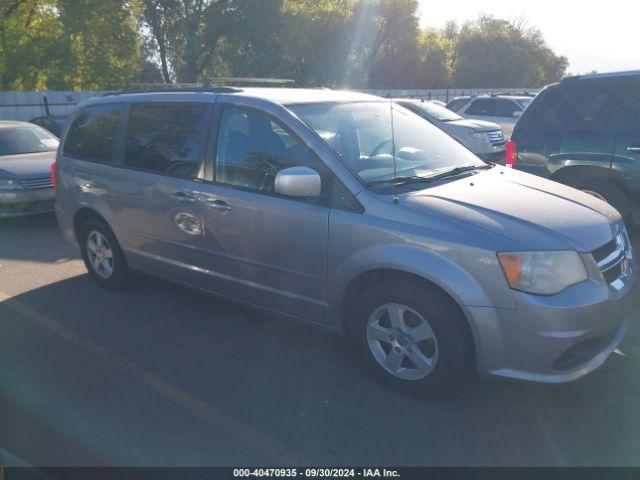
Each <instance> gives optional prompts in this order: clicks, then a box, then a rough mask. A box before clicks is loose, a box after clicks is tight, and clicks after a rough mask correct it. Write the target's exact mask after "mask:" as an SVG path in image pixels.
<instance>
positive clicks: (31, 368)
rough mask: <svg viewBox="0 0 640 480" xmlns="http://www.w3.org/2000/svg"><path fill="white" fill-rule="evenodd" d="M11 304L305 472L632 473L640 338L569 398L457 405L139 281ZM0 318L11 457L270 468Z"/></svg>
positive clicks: (67, 350) (70, 348)
mask: <svg viewBox="0 0 640 480" xmlns="http://www.w3.org/2000/svg"><path fill="white" fill-rule="evenodd" d="M12 301H15V302H18V303H19V304H20V305H26V306H28V307H29V308H30V309H33V310H35V311H37V312H39V313H40V314H43V315H45V316H46V318H47V319H50V320H52V321H53V322H55V323H56V324H59V325H62V326H63V327H64V328H65V329H68V330H70V331H73V332H77V333H78V334H79V335H81V336H83V337H86V338H89V339H91V341H92V342H95V343H96V344H99V345H100V346H102V347H104V348H105V349H108V351H110V352H113V353H114V354H115V355H116V356H118V358H123V359H126V360H127V361H129V362H132V363H133V364H134V365H135V366H136V368H139V369H140V371H141V372H150V373H151V374H153V375H154V376H157V377H158V378H161V379H163V380H164V381H166V382H168V383H169V384H170V385H172V386H175V388H176V389H179V390H180V391H182V392H188V394H189V395H192V396H194V397H197V399H199V400H200V401H203V402H206V404H208V405H211V406H215V409H216V410H217V411H219V412H223V414H224V418H227V417H228V418H232V419H233V421H234V422H237V423H238V424H239V425H242V426H245V427H246V428H247V431H251V432H258V433H259V434H260V435H264V436H266V437H268V438H269V439H271V440H272V441H273V442H274V444H278V445H280V446H282V447H284V449H285V451H286V450H287V449H290V450H291V452H294V451H295V452H298V453H300V454H301V455H302V456H303V458H305V459H307V460H308V461H310V462H312V463H314V464H319V465H336V464H386V465H633V464H638V463H640V436H639V435H638V434H637V432H638V431H640V413H638V408H637V399H638V398H640V375H638V374H639V373H640V363H639V360H640V349H639V347H640V335H639V332H638V328H637V324H634V325H633V327H632V328H631V331H630V332H629V334H628V335H627V338H626V339H625V341H624V343H623V345H622V346H621V351H622V352H623V353H624V355H614V356H612V357H611V358H610V359H609V360H608V362H607V363H606V364H605V365H604V366H603V367H602V368H601V369H599V370H598V371H596V372H594V373H593V374H592V375H590V376H588V377H586V378H584V379H582V380H579V381H577V382H575V383H571V384H567V385H529V384H520V383H512V382H506V381H496V380H486V379H483V380H478V381H476V382H475V383H474V384H473V385H471V386H469V387H468V388H467V389H466V390H464V391H463V392H462V393H461V394H459V395H458V396H457V397H454V398H447V399H444V400H439V401H433V400H432V401H426V400H420V399H416V398H406V397H403V396H401V395H398V394H396V393H395V392H393V391H390V390H388V389H385V388H383V387H382V386H380V385H378V384H377V383H376V382H375V381H373V380H372V379H371V378H370V377H369V376H368V375H367V374H366V372H364V371H363V369H362V368H361V365H360V364H359V362H358V361H357V359H356V358H355V357H354V355H353V354H352V352H351V350H350V348H349V344H348V343H347V342H346V341H344V340H343V339H340V338H337V337H334V336H332V335H329V334H325V333H323V332H319V331H317V330H314V329H310V328H306V327H304V326H302V325H299V324H296V323H293V322H290V321H286V320H282V319H279V318H275V317H273V316H269V315H267V314H264V313H263V312H259V311H254V310H251V309H248V308H245V307H243V306H240V305H238V304H236V303H232V302H229V301H224V300H220V299H216V298H211V297H208V296H205V295H202V294H200V293H197V292H193V291H190V290H187V289H184V288H182V287H178V286H175V285H172V284H169V283H164V282H161V281H158V280H155V279H151V278H148V277H144V276H137V275H136V276H135V277H134V279H133V281H132V282H131V285H130V287H129V288H128V289H126V290H122V291H109V290H103V289H101V288H100V287H98V286H96V285H95V284H94V283H93V282H92V281H91V280H90V279H89V278H88V277H87V276H86V275H82V276H78V277H74V278H71V279H68V280H64V281H60V282H57V283H54V284H51V285H47V286H45V287H42V288H38V289H36V290H33V291H30V292H27V293H24V294H22V295H19V296H16V297H14V298H13V299H12ZM0 316H1V317H2V318H3V322H2V323H3V325H4V327H3V328H4V334H3V336H2V338H1V339H0V365H2V367H1V368H2V370H1V372H2V378H0V380H1V381H2V384H3V392H4V393H3V394H2V397H1V398H3V399H4V400H2V401H0V407H1V408H3V409H7V408H9V409H11V408H13V409H15V408H19V409H20V411H21V412H22V413H21V414H16V413H15V412H11V411H5V413H4V414H3V416H6V417H5V418H12V419H13V420H12V421H11V422H9V423H10V425H9V426H6V425H5V427H4V428H3V427H0V438H3V439H4V441H5V443H6V444H7V445H11V444H12V443H13V444H15V445H16V447H15V448H16V449H17V451H16V452H15V453H16V454H18V455H19V456H21V457H23V458H27V459H30V460H31V461H32V462H33V461H46V460H48V459H52V458H53V459H58V462H59V461H60V460H59V459H60V458H63V460H62V461H63V462H64V461H70V462H71V464H74V461H73V460H75V464H78V463H80V464H82V463H83V462H78V458H85V459H93V458H97V459H98V460H95V461H97V462H103V463H104V462H108V463H109V464H116V465H117V464H122V462H133V464H135V465H175V464H178V465H228V464H237V463H238V462H239V463H243V462H244V463H245V464H246V463H250V464H256V463H260V462H261V461H265V462H268V463H269V464H272V463H273V459H270V458H269V456H268V455H266V456H264V457H261V456H260V455H261V454H259V453H256V452H255V451H253V450H252V449H251V448H248V447H247V445H245V444H244V443H243V441H242V440H238V438H234V435H232V434H231V435H230V434H228V433H224V432H223V433H224V434H222V433H221V432H220V431H217V429H216V425H215V421H214V422H213V424H211V422H209V423H207V422H202V420H201V419H198V418H196V417H194V416H193V415H192V412H190V411H188V409H187V410H185V409H184V408H183V407H184V405H182V404H181V402H180V401H177V402H174V401H173V400H172V399H171V398H169V399H167V398H163V397H162V396H159V395H158V394H157V392H156V391H153V389H149V388H148V385H140V384H139V383H138V382H137V381H136V379H135V378H132V377H130V376H127V375H123V374H122V372H120V371H117V369H116V370H114V369H113V368H112V367H111V366H110V365H108V364H105V362H104V361H102V360H101V359H100V358H96V356H95V355H93V354H92V353H91V352H87V351H83V350H81V349H79V348H77V347H76V346H75V345H73V344H72V343H73V342H71V343H69V342H68V341H67V340H66V339H64V338H60V336H59V335H57V334H56V333H54V332H52V331H50V330H49V329H47V328H44V327H43V326H42V325H39V324H37V323H34V322H32V321H31V320H29V319H25V318H23V317H22V316H21V315H20V314H19V313H18V312H16V311H15V309H12V308H11V307H7V305H2V304H0ZM16 385H18V386H16ZM14 390H15V391H14ZM30 392H32V393H30ZM51 399H53V400H51ZM25 411H26V412H27V413H25ZM74 412H75V414H74ZM57 417H59V418H61V419H66V420H65V421H64V422H62V423H60V422H57V421H56V420H55V419H56V418H57ZM89 426H91V429H89ZM87 429H89V430H87ZM94 430H97V431H102V432H105V431H106V432H108V435H107V437H106V438H104V435H102V436H101V435H94V434H93V433H92V432H93V431H94ZM65 441H68V442H77V443H78V445H80V446H79V447H77V448H78V450H77V453H76V454H75V455H76V456H77V457H78V458H76V457H74V456H73V455H74V454H73V452H71V453H69V449H66V450H65V452H66V453H65V454H61V453H59V451H58V448H61V447H60V445H65V443H64V442H65ZM96 452H98V453H96ZM65 455H67V456H65ZM81 455H84V457H82V456H81ZM92 455H93V456H92ZM292 458H294V457H293V453H292ZM34 459H35V460H34ZM86 461H87V462H90V461H93V460H86ZM125 464H126V463H125Z"/></svg>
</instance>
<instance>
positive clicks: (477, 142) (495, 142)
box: [395, 98, 506, 163]
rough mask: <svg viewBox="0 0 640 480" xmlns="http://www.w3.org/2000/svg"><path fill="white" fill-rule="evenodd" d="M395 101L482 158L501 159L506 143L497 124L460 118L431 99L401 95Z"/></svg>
mask: <svg viewBox="0 0 640 480" xmlns="http://www.w3.org/2000/svg"><path fill="white" fill-rule="evenodd" d="M395 102H396V103H398V104H399V105H402V106H403V107H405V108H407V109H409V110H411V111H412V112H414V113H416V114H418V115H420V116H421V117H422V118H424V119H425V120H428V121H429V122H431V123H433V124H434V125H435V126H436V127H438V128H439V129H440V130H443V131H444V132H446V133H448V134H449V135H451V136H452V137H453V138H455V139H456V140H457V141H459V142H460V143H461V144H463V145H464V146H465V147H467V148H468V149H469V150H471V151H472V152H473V153H475V154H476V155H477V156H479V157H480V158H482V159H483V160H487V161H490V162H496V161H497V162H500V163H503V162H504V151H505V144H506V142H505V139H504V135H503V134H502V129H501V128H500V125H498V124H497V123H492V122H485V121H483V120H469V119H464V118H462V117H461V116H460V115H458V114H457V113H454V112H452V111H451V110H449V109H447V108H445V107H441V106H440V105H436V104H434V103H432V102H426V101H422V100H414V99H403V98H401V99H397V100H395Z"/></svg>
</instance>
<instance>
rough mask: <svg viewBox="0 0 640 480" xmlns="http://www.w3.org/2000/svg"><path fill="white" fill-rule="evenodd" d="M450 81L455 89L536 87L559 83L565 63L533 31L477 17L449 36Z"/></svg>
mask: <svg viewBox="0 0 640 480" xmlns="http://www.w3.org/2000/svg"><path fill="white" fill-rule="evenodd" d="M453 37H454V42H455V47H454V56H455V57H454V58H455V61H454V64H453V70H454V74H453V81H454V84H455V85H456V86H458V87H510V86H519V85H522V86H526V85H532V86H538V85H544V84H547V83H551V82H554V81H557V80H559V79H560V78H562V76H563V75H564V73H565V71H566V68H567V65H568V62H567V59H566V58H565V57H559V56H556V55H555V54H554V53H553V51H552V50H551V49H550V48H549V47H548V46H547V45H546V43H545V41H544V39H543V37H542V34H541V33H540V31H539V30H538V29H536V28H531V27H527V25H526V24H525V23H524V22H522V21H520V22H508V21H506V20H500V19H497V18H495V17H492V16H481V17H480V18H478V19H477V20H475V21H473V22H468V23H465V24H464V25H463V26H462V28H461V29H460V30H458V31H457V32H456V31H454V32H453Z"/></svg>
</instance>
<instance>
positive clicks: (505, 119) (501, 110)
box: [447, 95, 532, 138]
mask: <svg viewBox="0 0 640 480" xmlns="http://www.w3.org/2000/svg"><path fill="white" fill-rule="evenodd" d="M531 99H532V97H530V96H521V95H478V96H468V97H456V98H454V99H453V100H451V101H450V102H449V103H447V108H448V109H449V110H452V111H454V112H456V113H459V114H460V115H462V116H463V117H464V118H473V119H476V120H486V121H488V122H495V123H497V124H498V125H500V127H502V131H503V133H504V135H505V137H507V138H509V137H511V132H512V131H513V127H514V125H515V124H516V121H517V120H518V117H519V116H520V115H522V112H523V111H524V110H525V109H526V108H527V105H529V103H530V102H531Z"/></svg>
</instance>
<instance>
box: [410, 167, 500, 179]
mask: <svg viewBox="0 0 640 480" xmlns="http://www.w3.org/2000/svg"><path fill="white" fill-rule="evenodd" d="M491 167H493V165H492V164H489V163H487V164H486V165H467V166H464V167H455V168H452V169H451V170H447V171H445V172H442V173H437V174H435V175H430V176H428V177H422V178H427V179H429V180H431V181H434V180H440V179H441V178H446V177H455V176H456V175H460V174H461V173H465V172H470V171H472V170H486V169H488V168H491Z"/></svg>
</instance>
